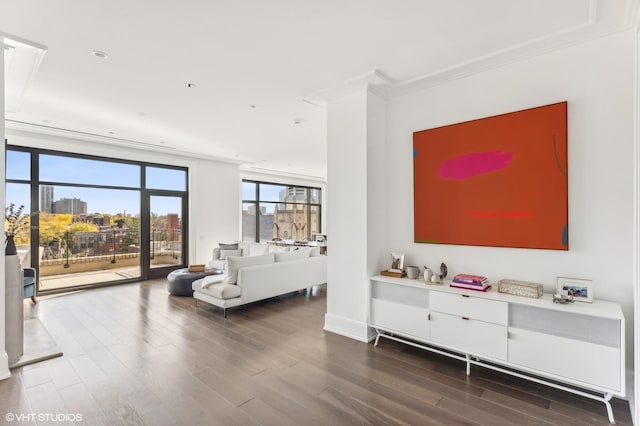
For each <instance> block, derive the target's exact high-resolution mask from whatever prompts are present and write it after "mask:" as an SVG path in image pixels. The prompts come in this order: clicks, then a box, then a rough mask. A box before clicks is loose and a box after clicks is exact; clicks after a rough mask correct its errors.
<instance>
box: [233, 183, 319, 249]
mask: <svg viewBox="0 0 640 426" xmlns="http://www.w3.org/2000/svg"><path fill="white" fill-rule="evenodd" d="M321 205H322V197H321V190H320V189H319V188H309V187H304V186H292V185H281V184H273V183H266V182H254V181H249V180H244V181H243V182H242V239H243V241H258V242H260V241H269V240H273V239H282V240H293V241H308V240H310V239H311V238H312V236H313V234H316V233H320V229H321V217H320V210H321Z"/></svg>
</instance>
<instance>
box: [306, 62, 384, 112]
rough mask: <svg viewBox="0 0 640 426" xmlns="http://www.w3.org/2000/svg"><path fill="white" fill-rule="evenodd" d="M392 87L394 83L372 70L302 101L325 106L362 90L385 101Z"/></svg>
mask: <svg viewBox="0 0 640 426" xmlns="http://www.w3.org/2000/svg"><path fill="white" fill-rule="evenodd" d="M394 85H395V83H394V81H393V80H391V79H390V78H389V77H388V76H387V75H385V74H384V73H383V72H382V71H380V70H373V71H369V72H366V73H364V74H361V75H358V76H356V77H353V78H351V79H349V80H346V81H344V82H342V83H339V84H336V85H335V86H332V87H329V88H327V89H322V90H319V91H317V92H314V93H311V94H310V95H308V96H305V97H304V98H303V99H302V100H303V101H304V102H307V103H310V104H312V105H317V106H326V105H327V103H329V102H333V101H336V100H338V99H341V98H344V97H345V96H348V95H350V94H352V93H355V92H357V91H359V90H363V89H368V90H370V91H371V92H373V93H375V94H376V95H378V96H379V97H381V98H382V99H386V98H387V91H388V90H389V89H390V88H392V87H393V86H394Z"/></svg>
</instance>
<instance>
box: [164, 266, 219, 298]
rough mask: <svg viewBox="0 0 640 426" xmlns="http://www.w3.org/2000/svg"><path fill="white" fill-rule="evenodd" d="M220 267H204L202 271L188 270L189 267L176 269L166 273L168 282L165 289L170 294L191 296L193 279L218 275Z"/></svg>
mask: <svg viewBox="0 0 640 426" xmlns="http://www.w3.org/2000/svg"><path fill="white" fill-rule="evenodd" d="M220 274H222V269H216V268H211V269H206V270H205V271H204V272H189V268H183V269H176V270H175V271H173V272H171V273H170V274H169V275H167V281H168V282H169V284H168V286H167V290H169V294H171V295H172V296H188V297H193V290H192V289H191V284H192V283H193V282H194V281H195V280H199V279H200V278H204V277H207V276H209V275H220Z"/></svg>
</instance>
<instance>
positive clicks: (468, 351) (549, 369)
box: [369, 275, 625, 423]
mask: <svg viewBox="0 0 640 426" xmlns="http://www.w3.org/2000/svg"><path fill="white" fill-rule="evenodd" d="M370 285H371V288H370V293H369V294H370V303H369V325H370V326H371V327H373V328H374V329H375V330H376V332H377V337H376V341H375V344H376V345H377V344H378V342H379V340H380V338H381V337H383V338H387V339H392V340H396V341H400V342H403V343H406V344H409V345H412V346H417V347H420V348H423V349H426V350H429V351H433V352H437V353H440V354H444V355H447V356H450V357H453V358H456V359H460V360H462V361H464V362H466V363H467V374H470V366H471V365H472V364H474V365H479V366H483V367H486V368H490V369H493V370H497V371H501V372H504V373H507V374H511V375H514V376H517V377H520V378H523V379H527V380H532V381H535V382H538V383H542V384H545V385H548V386H552V387H554V388H557V389H562V390H565V391H568V392H572V393H575V394H578V395H582V396H585V397H587V398H591V399H594V400H597V401H600V402H603V403H604V404H605V406H606V407H607V413H608V415H609V421H610V422H611V423H614V417H613V411H612V409H611V404H610V400H611V398H612V397H614V396H620V397H624V396H625V349H624V331H625V321H624V315H623V314H622V309H621V308H620V305H619V304H617V303H614V302H607V301H601V300H594V302H593V303H580V302H575V303H572V304H566V305H560V304H554V303H553V301H552V296H551V295H550V294H545V295H543V296H542V297H541V298H539V299H531V298H526V297H518V296H512V295H507V294H503V293H499V292H498V291H497V289H495V288H493V289H491V290H490V291H488V292H486V293H484V292H477V291H472V290H463V289H457V288H451V287H449V283H448V282H445V283H443V284H440V285H434V284H427V283H426V282H425V281H423V280H412V279H407V278H392V277H386V276H380V275H379V276H375V277H373V278H371V280H370Z"/></svg>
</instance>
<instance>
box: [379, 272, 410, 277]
mask: <svg viewBox="0 0 640 426" xmlns="http://www.w3.org/2000/svg"><path fill="white" fill-rule="evenodd" d="M380 275H384V276H385V277H395V278H404V277H406V276H407V273H406V272H405V271H402V272H392V271H382V272H380Z"/></svg>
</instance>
